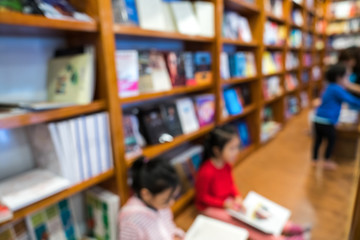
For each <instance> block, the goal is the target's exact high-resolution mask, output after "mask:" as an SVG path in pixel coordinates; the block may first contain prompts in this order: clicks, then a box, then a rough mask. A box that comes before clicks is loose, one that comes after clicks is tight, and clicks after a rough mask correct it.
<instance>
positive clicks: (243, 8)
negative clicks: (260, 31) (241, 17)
mask: <svg viewBox="0 0 360 240" xmlns="http://www.w3.org/2000/svg"><path fill="white" fill-rule="evenodd" d="M224 5H225V6H226V7H228V8H230V9H232V10H234V11H237V12H239V13H246V14H249V13H250V14H258V13H260V11H261V10H260V8H259V7H258V6H257V5H256V4H254V3H249V2H246V1H243V0H224Z"/></svg>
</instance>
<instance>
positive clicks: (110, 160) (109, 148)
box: [101, 112, 114, 170]
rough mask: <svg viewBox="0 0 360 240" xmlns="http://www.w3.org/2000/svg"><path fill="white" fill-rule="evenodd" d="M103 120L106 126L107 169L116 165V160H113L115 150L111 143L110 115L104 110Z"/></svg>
mask: <svg viewBox="0 0 360 240" xmlns="http://www.w3.org/2000/svg"><path fill="white" fill-rule="evenodd" d="M101 116H102V119H103V120H102V122H103V127H104V133H105V149H106V166H107V168H106V170H110V169H112V168H113V167H114V160H113V152H112V145H111V135H110V125H109V124H110V121H109V115H108V114H107V113H106V112H104V113H102V115H101Z"/></svg>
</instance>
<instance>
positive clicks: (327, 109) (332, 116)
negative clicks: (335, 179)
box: [313, 64, 360, 170]
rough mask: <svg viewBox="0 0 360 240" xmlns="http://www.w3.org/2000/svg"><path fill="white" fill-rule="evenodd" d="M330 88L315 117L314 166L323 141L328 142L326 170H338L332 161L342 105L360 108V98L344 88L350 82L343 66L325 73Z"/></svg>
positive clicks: (326, 91) (337, 66) (331, 68)
mask: <svg viewBox="0 0 360 240" xmlns="http://www.w3.org/2000/svg"><path fill="white" fill-rule="evenodd" d="M325 78H326V80H327V81H328V83H329V84H328V86H327V88H326V89H325V91H324V94H323V96H322V99H321V105H320V106H319V107H318V109H317V110H316V114H315V117H314V130H315V139H314V145H313V164H314V165H316V164H317V163H318V153H319V148H320V146H321V143H322V141H323V139H326V140H327V141H328V143H327V147H326V151H325V156H324V157H325V163H324V168H325V169H328V170H334V169H336V167H337V165H336V163H335V162H334V161H332V160H331V155H332V152H333V148H334V145H335V140H336V136H335V125H336V123H337V122H338V119H339V115H340V110H341V104H342V103H343V102H347V103H349V104H351V105H353V106H355V107H358V108H360V98H357V97H355V96H353V95H352V94H351V93H349V92H348V91H346V90H345V88H344V87H343V86H344V85H345V84H346V82H347V81H348V76H347V71H346V67H345V66H344V65H343V64H336V65H333V66H331V67H330V68H329V69H328V70H327V71H326V73H325Z"/></svg>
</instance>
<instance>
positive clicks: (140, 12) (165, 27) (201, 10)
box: [112, 0, 215, 37]
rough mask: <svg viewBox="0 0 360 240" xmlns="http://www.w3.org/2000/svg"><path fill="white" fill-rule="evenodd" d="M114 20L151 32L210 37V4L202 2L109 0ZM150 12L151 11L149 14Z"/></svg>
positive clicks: (211, 13)
mask: <svg viewBox="0 0 360 240" xmlns="http://www.w3.org/2000/svg"><path fill="white" fill-rule="evenodd" d="M112 2H113V13H114V21H115V22H116V23H120V24H126V25H135V26H140V27H141V28H143V29H147V30H155V31H167V32H178V33H182V34H187V35H199V36H205V37H213V36H214V13H215V10H214V3H212V2H205V1H195V2H190V1H171V2H170V1H161V0H136V1H134V0H112ZM150 9H151V11H150Z"/></svg>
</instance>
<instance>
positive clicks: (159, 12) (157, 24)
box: [136, 0, 166, 31]
mask: <svg viewBox="0 0 360 240" xmlns="http://www.w3.org/2000/svg"><path fill="white" fill-rule="evenodd" d="M136 8H137V11H138V16H139V22H140V27H141V28H144V29H149V30H156V31H165V30H166V25H165V17H164V14H163V6H162V1H161V0H136Z"/></svg>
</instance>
